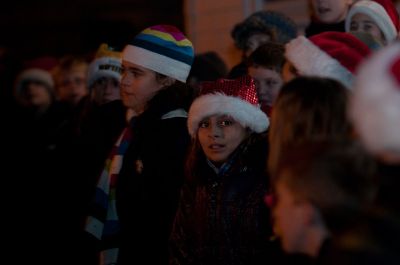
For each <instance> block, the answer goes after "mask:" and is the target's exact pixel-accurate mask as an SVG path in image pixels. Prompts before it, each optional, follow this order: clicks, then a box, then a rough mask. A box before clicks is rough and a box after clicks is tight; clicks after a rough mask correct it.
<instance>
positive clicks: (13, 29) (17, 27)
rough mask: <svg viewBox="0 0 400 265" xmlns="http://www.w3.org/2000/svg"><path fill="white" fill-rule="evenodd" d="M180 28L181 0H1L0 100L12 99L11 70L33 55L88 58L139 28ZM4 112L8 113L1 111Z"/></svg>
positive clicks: (18, 68)
mask: <svg viewBox="0 0 400 265" xmlns="http://www.w3.org/2000/svg"><path fill="white" fill-rule="evenodd" d="M155 24H172V25H175V26H177V27H178V28H180V29H181V30H184V26H183V25H184V22H183V0H70V1H66V0H4V1H2V2H1V4H0V99H1V101H2V104H0V105H1V108H2V111H3V108H4V110H5V111H7V109H8V107H9V105H10V104H12V101H13V100H12V88H13V86H14V80H15V77H16V75H17V74H18V73H19V72H20V71H21V70H22V69H23V68H24V67H25V65H26V62H29V61H31V60H33V59H35V58H38V57H44V56H51V57H55V58H58V59H59V58H61V57H62V56H64V55H68V54H76V55H82V56H84V57H86V58H87V59H88V60H89V61H90V60H91V59H92V58H93V57H92V56H93V55H94V53H95V52H96V50H97V48H98V47H99V45H100V44H101V43H103V42H106V43H108V44H109V45H110V46H112V47H113V48H115V49H116V50H122V48H123V47H124V46H125V44H126V43H127V42H129V41H130V40H131V39H133V37H134V36H135V35H136V34H137V33H139V32H140V31H141V30H143V29H144V28H146V27H148V26H151V25H155ZM7 116H8V115H7Z"/></svg>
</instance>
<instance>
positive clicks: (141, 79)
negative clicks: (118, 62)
mask: <svg viewBox="0 0 400 265" xmlns="http://www.w3.org/2000/svg"><path fill="white" fill-rule="evenodd" d="M120 86H121V99H122V102H123V103H124V105H125V106H126V107H128V108H130V109H133V110H134V111H135V112H136V113H141V112H143V110H144V108H145V106H146V105H147V103H148V102H149V100H150V99H152V98H153V96H154V95H155V94H157V92H158V91H160V90H161V89H162V88H163V87H164V85H163V84H162V83H160V82H158V81H157V79H156V72H154V71H152V70H149V69H147V68H144V67H142V66H139V65H137V64H134V63H131V62H127V61H124V60H123V61H122V73H121V85H120Z"/></svg>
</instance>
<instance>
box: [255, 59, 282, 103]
mask: <svg viewBox="0 0 400 265" xmlns="http://www.w3.org/2000/svg"><path fill="white" fill-rule="evenodd" d="M249 75H250V76H251V77H253V79H254V82H255V84H256V88H257V94H258V99H259V101H260V103H261V104H262V105H265V106H270V107H271V106H272V104H273V102H274V101H275V98H276V97H277V96H278V93H279V90H280V88H281V86H282V84H283V81H282V77H281V75H280V73H278V72H277V71H275V70H271V69H268V68H265V67H262V66H251V67H249Z"/></svg>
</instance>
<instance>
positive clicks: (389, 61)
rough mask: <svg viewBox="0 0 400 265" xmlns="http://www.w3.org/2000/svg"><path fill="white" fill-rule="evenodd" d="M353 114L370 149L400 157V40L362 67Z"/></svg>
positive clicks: (353, 119) (362, 137)
mask: <svg viewBox="0 0 400 265" xmlns="http://www.w3.org/2000/svg"><path fill="white" fill-rule="evenodd" d="M349 115H350V118H351V120H352V121H353V123H354V126H355V129H356V130H357V131H358V133H359V135H360V137H361V140H362V141H363V142H364V143H365V146H366V148H367V149H368V150H370V151H371V152H372V153H374V154H380V153H392V154H396V155H398V156H400V122H399V121H400V43H394V44H391V45H390V46H388V47H385V48H383V49H382V50H380V51H378V52H377V53H376V54H374V55H373V56H372V57H371V58H370V59H369V60H368V61H367V62H366V63H365V64H364V65H363V66H362V67H360V71H359V73H358V75H357V79H356V82H355V89H354V93H353V97H352V100H351V104H350V110H349Z"/></svg>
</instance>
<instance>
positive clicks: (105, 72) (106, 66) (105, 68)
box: [88, 57, 121, 87]
mask: <svg viewBox="0 0 400 265" xmlns="http://www.w3.org/2000/svg"><path fill="white" fill-rule="evenodd" d="M120 70H121V60H120V59H118V58H113V57H101V58H98V59H95V60H93V62H91V63H90V65H89V70H88V87H91V86H92V85H93V83H94V82H95V81H96V80H97V79H99V78H100V77H112V78H115V79H117V80H118V81H119V80H120V79H121V73H120Z"/></svg>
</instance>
